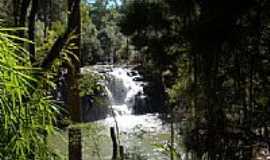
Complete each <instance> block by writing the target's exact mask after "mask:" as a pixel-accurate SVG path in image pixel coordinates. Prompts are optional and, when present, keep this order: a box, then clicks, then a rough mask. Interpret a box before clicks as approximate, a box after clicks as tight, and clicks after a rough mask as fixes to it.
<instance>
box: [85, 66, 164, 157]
mask: <svg viewBox="0 0 270 160" xmlns="http://www.w3.org/2000/svg"><path fill="white" fill-rule="evenodd" d="M132 68H133V67H132V66H118V67H113V66H94V67H92V68H83V69H82V72H87V70H94V71H95V72H98V73H99V74H101V75H103V76H104V77H105V79H106V80H105V81H104V82H103V83H104V85H105V88H106V90H107V95H108V99H109V101H110V103H109V106H108V107H109V108H110V113H108V116H107V118H106V119H104V120H99V121H98V123H101V124H103V125H105V126H106V127H107V128H109V127H116V126H117V128H118V129H119V133H118V134H119V135H120V137H119V138H120V142H121V144H122V145H124V147H125V150H126V153H127V152H128V153H129V154H130V155H132V156H131V157H133V159H139V158H141V159H149V160H158V159H162V160H163V159H168V157H167V156H166V155H164V154H162V153H161V152H160V151H159V149H158V148H157V147H155V144H160V143H165V141H166V140H167V138H168V136H167V135H168V127H167V125H166V124H164V122H163V121H162V120H161V119H160V118H159V114H158V113H155V114H153V113H145V114H141V115H137V114H136V110H137V109H138V108H140V107H142V108H143V107H145V106H144V105H145V100H146V98H147V97H146V96H145V95H144V86H146V85H147V83H146V82H144V81H143V77H142V76H141V75H140V74H139V73H138V72H137V71H136V70H133V69H132ZM107 144H108V143H107ZM107 147H108V146H107ZM110 147H111V146H110ZM101 148H104V147H101ZM105 148H106V147H105ZM110 149H111V148H110ZM108 153H111V152H108ZM137 154H138V155H137ZM134 156H135V158H134ZM136 156H139V158H138V157H137V158H136ZM105 157H106V156H105ZM107 157H108V156H107ZM105 159H106V158H105Z"/></svg>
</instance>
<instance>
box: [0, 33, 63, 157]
mask: <svg viewBox="0 0 270 160" xmlns="http://www.w3.org/2000/svg"><path fill="white" fill-rule="evenodd" d="M3 30H7V29H4V28H0V136H1V140H0V159H6V160H9V159H20V160H28V159H31V157H34V158H35V159H44V160H45V159H46V160H47V159H54V157H55V155H54V154H53V152H51V151H50V150H49V149H48V148H47V144H46V137H47V135H50V134H52V133H53V132H54V126H53V124H54V121H55V115H56V114H57V113H58V110H57V106H56V103H55V102H54V100H53V99H52V97H50V96H49V92H48V90H47V89H48V88H51V87H53V86H52V83H51V81H50V79H48V78H46V77H47V76H45V77H43V78H39V77H34V76H33V75H34V73H35V74H36V73H41V74H42V75H43V74H44V75H46V74H48V73H42V72H41V70H40V69H38V68H32V67H31V65H30V63H29V58H28V53H27V52H26V51H25V50H24V49H23V48H21V47H20V46H18V45H17V44H16V43H14V41H15V40H19V38H17V37H15V36H11V35H9V34H6V33H5V32H4V31H3ZM20 40H23V39H20ZM37 83H38V85H37V86H35V87H34V84H37Z"/></svg>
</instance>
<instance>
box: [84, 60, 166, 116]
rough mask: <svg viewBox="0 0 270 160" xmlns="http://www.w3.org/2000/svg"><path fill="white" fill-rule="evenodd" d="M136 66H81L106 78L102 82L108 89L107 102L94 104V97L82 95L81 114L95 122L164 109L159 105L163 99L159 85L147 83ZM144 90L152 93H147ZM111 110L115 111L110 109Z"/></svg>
mask: <svg viewBox="0 0 270 160" xmlns="http://www.w3.org/2000/svg"><path fill="white" fill-rule="evenodd" d="M133 68H134V66H110V65H96V66H93V67H91V68H82V69H81V71H82V72H83V73H84V72H88V71H90V70H91V71H92V72H95V73H98V74H100V75H102V76H103V77H104V80H103V81H102V82H101V83H102V84H103V85H104V87H105V88H106V92H107V93H106V98H102V99H101V101H104V102H105V103H103V104H102V103H101V104H95V103H94V101H93V99H92V97H87V96H86V97H83V98H82V117H83V120H84V121H95V120H100V119H104V118H106V116H107V115H110V114H111V113H112V110H113V112H114V114H115V115H131V114H133V115H143V114H147V113H157V112H162V111H161V109H160V106H161V105H160V104H161V102H163V99H162V98H161V97H160V94H159V87H157V86H156V85H154V84H155V83H153V82H146V81H145V79H144V77H143V76H142V75H141V74H139V72H138V71H137V70H134V69H133ZM145 92H147V93H150V94H147V95H146V94H145ZM111 109H112V110H111Z"/></svg>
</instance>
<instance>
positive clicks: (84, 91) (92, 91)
mask: <svg viewBox="0 0 270 160" xmlns="http://www.w3.org/2000/svg"><path fill="white" fill-rule="evenodd" d="M101 80H102V76H100V75H98V74H97V73H86V74H82V76H81V78H80V80H79V84H80V96H81V97H83V96H95V95H100V94H101V93H103V92H105V88H104V86H103V85H102V84H101V83H100V82H101Z"/></svg>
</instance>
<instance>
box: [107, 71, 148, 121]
mask: <svg viewBox="0 0 270 160" xmlns="http://www.w3.org/2000/svg"><path fill="white" fill-rule="evenodd" d="M107 74H108V76H109V77H110V78H109V79H110V80H109V82H108V85H107V88H108V91H109V93H108V94H109V95H111V96H112V101H111V105H112V108H113V111H114V112H115V114H116V115H118V116H120V115H131V114H132V113H133V112H134V107H135V105H136V104H138V102H139V101H143V100H144V98H145V96H144V93H143V85H145V82H142V81H137V80H139V79H142V76H141V75H139V73H138V72H137V71H132V70H131V69H128V68H113V69H112V71H111V72H109V73H107Z"/></svg>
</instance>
